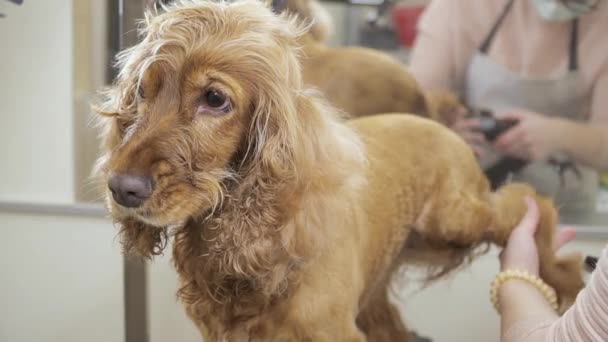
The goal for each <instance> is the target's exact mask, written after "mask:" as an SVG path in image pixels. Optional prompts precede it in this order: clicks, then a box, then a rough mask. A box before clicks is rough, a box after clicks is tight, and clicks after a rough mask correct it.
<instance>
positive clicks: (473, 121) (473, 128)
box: [449, 107, 486, 157]
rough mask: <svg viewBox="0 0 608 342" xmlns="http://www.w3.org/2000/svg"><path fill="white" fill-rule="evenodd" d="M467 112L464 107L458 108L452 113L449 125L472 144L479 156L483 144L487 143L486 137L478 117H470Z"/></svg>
mask: <svg viewBox="0 0 608 342" xmlns="http://www.w3.org/2000/svg"><path fill="white" fill-rule="evenodd" d="M466 114H467V111H466V109H465V108H464V107H462V108H459V109H457V110H456V111H455V112H454V113H453V114H452V119H451V121H450V123H449V127H450V128H451V129H452V130H453V131H454V132H456V134H458V135H460V137H461V138H462V139H464V141H466V142H467V143H468V144H469V146H471V148H472V149H473V152H475V155H476V156H477V157H481V156H482V155H483V147H482V146H483V145H484V144H485V143H486V138H485V137H484V135H483V133H481V131H480V127H481V123H480V122H479V119H478V118H469V117H467V115H466Z"/></svg>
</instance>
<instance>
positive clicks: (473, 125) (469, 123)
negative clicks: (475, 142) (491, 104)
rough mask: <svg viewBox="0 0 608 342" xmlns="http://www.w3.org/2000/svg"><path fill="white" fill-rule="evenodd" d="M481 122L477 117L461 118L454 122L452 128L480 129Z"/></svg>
mask: <svg viewBox="0 0 608 342" xmlns="http://www.w3.org/2000/svg"><path fill="white" fill-rule="evenodd" d="M480 125H481V123H480V122H479V119H477V118H467V119H461V120H458V121H456V122H455V123H454V125H453V126H452V129H454V130H455V131H459V132H465V131H473V130H476V129H479V127H480Z"/></svg>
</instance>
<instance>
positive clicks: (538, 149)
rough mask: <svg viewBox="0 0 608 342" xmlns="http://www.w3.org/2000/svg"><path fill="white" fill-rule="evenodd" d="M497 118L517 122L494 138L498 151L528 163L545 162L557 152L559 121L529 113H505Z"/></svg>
mask: <svg viewBox="0 0 608 342" xmlns="http://www.w3.org/2000/svg"><path fill="white" fill-rule="evenodd" d="M498 117H499V118H500V119H508V120H516V121H518V123H517V125H515V126H513V127H512V128H511V129H509V130H507V131H506V132H504V133H503V134H501V135H500V136H498V137H497V138H496V140H495V142H494V147H495V148H496V149H497V150H498V151H500V152H502V153H504V154H507V155H510V156H513V157H517V158H521V159H525V160H530V161H539V160H547V159H548V158H549V157H550V156H551V154H553V153H555V152H557V150H558V143H559V140H560V139H561V138H562V137H561V133H560V127H559V120H556V119H553V118H549V117H547V116H544V115H541V114H538V113H534V112H529V111H513V112H507V113H502V114H500V115H498Z"/></svg>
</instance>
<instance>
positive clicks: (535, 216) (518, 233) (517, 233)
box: [500, 198, 576, 276]
mask: <svg viewBox="0 0 608 342" xmlns="http://www.w3.org/2000/svg"><path fill="white" fill-rule="evenodd" d="M525 202H526V208H527V210H526V214H525V216H524V217H523V218H522V220H521V221H520V223H519V224H518V225H517V226H516V227H515V229H513V231H512V232H511V235H510V236H509V240H508V241H507V245H506V247H505V249H504V250H503V252H502V253H501V255H500V266H501V267H500V268H501V270H503V271H504V270H507V269H518V270H524V271H528V272H529V273H530V274H532V275H535V276H538V274H539V257H538V249H537V247H536V242H535V240H534V234H535V232H536V229H537V228H538V220H539V211H538V206H537V204H536V202H535V201H534V200H533V199H531V198H526V200H525ZM575 235H576V231H575V230H574V229H572V228H565V229H562V230H560V231H559V232H558V233H557V235H556V237H555V241H554V243H553V247H554V250H555V251H557V250H558V249H559V248H561V247H562V246H563V245H565V244H566V243H567V242H569V241H571V240H572V239H574V237H575Z"/></svg>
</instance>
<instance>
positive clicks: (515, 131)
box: [494, 125, 525, 149]
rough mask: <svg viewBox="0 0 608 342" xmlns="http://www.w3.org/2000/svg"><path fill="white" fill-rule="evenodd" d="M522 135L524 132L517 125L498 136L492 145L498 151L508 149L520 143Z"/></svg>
mask: <svg viewBox="0 0 608 342" xmlns="http://www.w3.org/2000/svg"><path fill="white" fill-rule="evenodd" d="M524 135H525V132H524V130H523V129H522V128H521V126H519V125H517V126H514V127H512V128H510V129H508V130H507V131H506V132H504V133H502V134H501V135H499V136H498V137H497V138H496V142H495V143H494V145H495V146H496V147H497V148H499V149H508V148H509V147H510V146H512V145H514V144H516V143H518V142H521V141H522V140H523V137H524Z"/></svg>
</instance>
